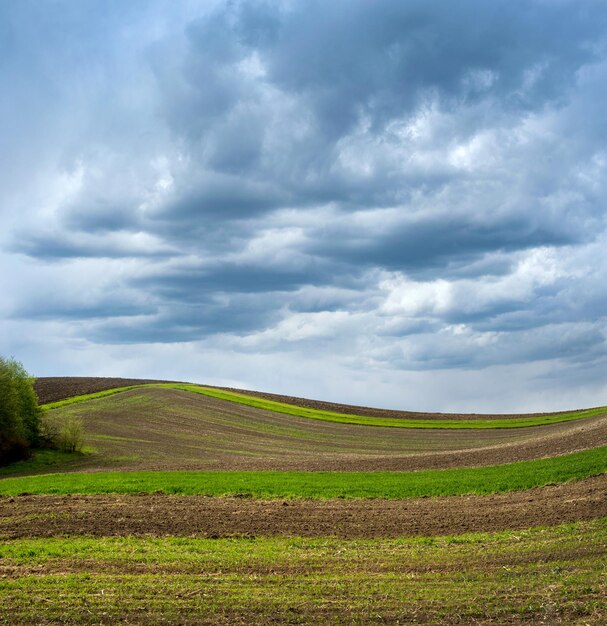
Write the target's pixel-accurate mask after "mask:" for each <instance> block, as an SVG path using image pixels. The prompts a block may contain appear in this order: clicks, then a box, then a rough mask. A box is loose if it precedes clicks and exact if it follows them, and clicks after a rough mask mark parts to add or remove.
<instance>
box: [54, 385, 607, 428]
mask: <svg viewBox="0 0 607 626" xmlns="http://www.w3.org/2000/svg"><path fill="white" fill-rule="evenodd" d="M146 388H148V389H149V388H161V389H162V388H164V389H177V390H180V391H189V392H192V393H198V394H201V395H204V396H209V397H212V398H217V399H219V400H227V401H229V402H235V403H237V404H243V405H246V406H250V407H254V408H258V409H264V410H266V411H273V412H275V413H283V414H287V415H293V416H296V417H307V418H310V419H316V420H322V421H325V422H336V423H339V424H359V425H363V426H383V427H391V428H433V429H437V428H439V429H462V428H466V429H469V428H483V429H486V428H525V427H529V426H545V425H548V424H558V423H560V422H569V421H573V420H579V419H583V418H586V417H593V416H596V415H602V414H605V413H607V407H597V408H593V409H585V410H581V411H571V412H568V413H553V414H549V415H540V416H534V417H505V418H503V419H436V420H434V419H433V420H426V419H401V418H390V417H371V416H361V415H350V414H347V413H335V412H333V411H324V410H320V409H311V408H307V407H302V406H297V405H295V404H287V403H286V402H276V401H275V400H266V399H265V398H257V397H254V396H248V395H246V394H242V393H236V392H233V391H224V390H223V389H215V388H211V387H202V386H199V385H192V384H181V383H158V384H146V385H135V386H129V387H118V388H116V389H108V390H106V391H99V392H97V393H90V394H86V395H82V396H74V397H72V398H67V399H66V400H59V401H58V402H51V403H49V404H46V405H43V408H45V409H56V408H60V407H63V406H67V405H69V404H74V403H76V402H83V401H85V400H94V399H97V398H103V397H105V396H111V395H114V394H116V393H121V392H123V391H129V390H131V389H146Z"/></svg>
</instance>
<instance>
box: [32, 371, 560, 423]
mask: <svg viewBox="0 0 607 626" xmlns="http://www.w3.org/2000/svg"><path fill="white" fill-rule="evenodd" d="M163 382H164V383H166V382H177V381H167V380H154V379H139V378H93V377H79V376H62V377H60V376H55V377H46V378H37V379H36V381H35V382H34V388H35V390H36V393H37V394H38V399H39V401H40V404H45V403H47V402H55V401H57V400H63V399H65V398H70V397H72V396H76V395H83V394H87V393H94V392H97V391H105V390H107V389H115V388H117V387H127V386H130V385H144V384H148V383H163ZM207 386H209V387H212V386H213V385H207ZM217 389H225V390H227V391H235V392H237V393H246V394H247V395H251V396H255V397H258V398H265V399H268V400H277V401H278V402H286V403H288V404H295V405H297V406H303V407H307V408H313V409H321V410H326V411H334V412H336V413H348V414H351V415H362V416H371V417H391V418H403V419H411V418H417V419H428V420H432V419H456V418H462V419H483V420H486V419H502V418H504V417H536V416H538V415H549V414H548V413H522V414H512V413H509V414H503V413H495V414H483V413H426V412H421V411H395V410H391V409H378V408H373V407H365V406H356V405H352V404H338V403H335V402H324V401H322V400H310V399H308V398H299V397H297V396H285V395H280V394H275V393H265V392H261V391H250V390H247V389H236V388H233V387H217ZM567 412H568V411H561V413H567ZM551 414H554V413H551Z"/></svg>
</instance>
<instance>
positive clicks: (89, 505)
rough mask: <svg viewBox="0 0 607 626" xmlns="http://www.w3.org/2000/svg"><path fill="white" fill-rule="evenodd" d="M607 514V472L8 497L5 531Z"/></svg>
mask: <svg viewBox="0 0 607 626" xmlns="http://www.w3.org/2000/svg"><path fill="white" fill-rule="evenodd" d="M603 516H607V475H602V476H598V477H593V478H588V479H585V480H581V481H577V482H574V483H569V484H566V485H558V486H550V487H542V488H538V489H530V490H526V491H520V492H514V493H509V494H499V495H491V496H457V497H445V498H415V499H410V500H379V499H378V500H328V501H322V500H288V501H287V500H285V501H277V500H255V499H247V498H209V497H202V496H166V495H155V494H142V495H98V496H80V495H73V496H18V497H15V498H8V497H1V498H0V537H3V538H6V539H8V538H24V537H50V536H53V535H71V534H76V535H81V534H90V535H94V536H124V535H136V536H148V535H150V536H164V535H178V536H200V537H233V536H255V535H287V536H304V537H321V536H338V537H343V538H357V537H359V538H360V537H399V536H415V535H451V534H458V533H463V532H473V531H487V532H489V531H499V530H506V529H521V528H528V527H532V526H543V525H554V524H559V523H562V522H573V521H581V520H590V519H593V518H596V517H603Z"/></svg>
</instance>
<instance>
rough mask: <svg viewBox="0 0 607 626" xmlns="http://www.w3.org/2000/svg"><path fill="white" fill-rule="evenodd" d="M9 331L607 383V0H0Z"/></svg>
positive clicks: (2, 228)
mask: <svg viewBox="0 0 607 626" xmlns="http://www.w3.org/2000/svg"><path fill="white" fill-rule="evenodd" d="M0 94H1V95H0V354H2V355H4V356H14V357H16V358H17V359H19V360H20V361H22V362H23V363H24V365H25V366H26V367H27V368H28V370H29V371H30V372H31V373H32V374H34V375H39V376H51V375H103V376H141V377H158V378H170V379H182V380H189V381H195V382H206V383H210V384H224V385H232V386H239V387H246V388H256V389H262V390H267V391H276V392H286V393H291V394H296V395H304V396H308V397H317V398H323V399H333V400H342V401H349V402H355V403H359V404H373V405H379V406H388V407H400V408H410V409H422V410H446V411H448V410H472V411H474V410H478V411H484V410H493V411H504V412H507V411H517V410H541V409H546V410H547V409H559V408H569V407H577V406H595V405H600V404H607V280H606V277H607V204H606V202H607V115H606V113H605V112H606V111H607V4H606V3H605V2H604V0H596V1H595V0H584V1H580V0H493V1H492V2H487V1H486V0H458V2H453V1H452V0H431V1H428V0H407V1H406V2H404V1H403V0H394V1H391V0H376V1H371V0H331V2H326V1H325V0H284V1H274V0H262V1H259V2H258V1H255V0H247V1H246V2H238V1H236V2H232V1H227V2H222V1H198V2H194V1H189V0H180V1H172V0H162V1H154V0H149V1H148V0H145V1H144V0H129V2H124V1H123V0H116V1H111V0H71V1H62V0H0Z"/></svg>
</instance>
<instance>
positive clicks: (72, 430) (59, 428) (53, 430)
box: [40, 411, 84, 452]
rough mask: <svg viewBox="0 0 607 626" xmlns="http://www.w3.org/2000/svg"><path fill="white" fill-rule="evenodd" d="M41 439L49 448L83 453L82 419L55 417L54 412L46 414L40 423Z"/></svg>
mask: <svg viewBox="0 0 607 626" xmlns="http://www.w3.org/2000/svg"><path fill="white" fill-rule="evenodd" d="M40 438H41V441H42V444H43V445H44V446H46V447H48V448H57V449H59V450H61V451H62V452H81V451H82V445H83V440H84V425H83V422H82V419H81V418H79V417H74V416H72V415H67V416H65V415H55V414H53V412H52V411H51V412H49V413H46V414H45V415H43V417H42V420H41V421H40Z"/></svg>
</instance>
